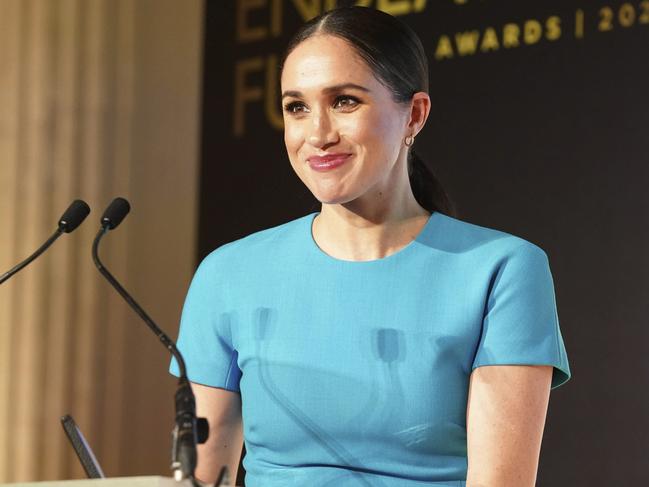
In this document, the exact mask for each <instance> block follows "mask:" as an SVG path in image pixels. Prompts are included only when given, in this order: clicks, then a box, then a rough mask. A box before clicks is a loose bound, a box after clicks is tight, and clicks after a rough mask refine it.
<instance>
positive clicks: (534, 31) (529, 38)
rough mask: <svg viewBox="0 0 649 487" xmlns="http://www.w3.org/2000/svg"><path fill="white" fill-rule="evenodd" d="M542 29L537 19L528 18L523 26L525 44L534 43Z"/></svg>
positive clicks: (539, 38)
mask: <svg viewBox="0 0 649 487" xmlns="http://www.w3.org/2000/svg"><path fill="white" fill-rule="evenodd" d="M541 35H542V29H541V24H540V23H539V21H538V20H528V21H527V22H525V25H524V26H523V39H524V40H525V44H536V43H537V42H539V41H540V40H541Z"/></svg>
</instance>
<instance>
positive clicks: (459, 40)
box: [455, 30, 480, 56]
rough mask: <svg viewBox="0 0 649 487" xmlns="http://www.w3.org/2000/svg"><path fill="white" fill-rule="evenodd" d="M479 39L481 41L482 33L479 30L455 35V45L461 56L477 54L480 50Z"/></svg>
mask: <svg viewBox="0 0 649 487" xmlns="http://www.w3.org/2000/svg"><path fill="white" fill-rule="evenodd" d="M478 39H480V31H478V30H472V31H470V32H458V33H457V34H455V44H456V46H457V51H458V53H459V54H460V56H467V55H469V54H475V52H476V50H477V49H478Z"/></svg>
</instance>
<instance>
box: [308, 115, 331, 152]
mask: <svg viewBox="0 0 649 487" xmlns="http://www.w3.org/2000/svg"><path fill="white" fill-rule="evenodd" d="M307 141H308V142H309V144H311V145H312V146H314V147H322V146H324V145H327V144H331V143H334V142H337V141H338V134H337V130H336V128H335V123H334V121H333V120H331V117H330V116H329V114H328V113H326V112H325V111H317V112H314V113H313V116H312V119H311V124H310V127H309V133H308V135H307Z"/></svg>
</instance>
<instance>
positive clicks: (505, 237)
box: [422, 212, 545, 256]
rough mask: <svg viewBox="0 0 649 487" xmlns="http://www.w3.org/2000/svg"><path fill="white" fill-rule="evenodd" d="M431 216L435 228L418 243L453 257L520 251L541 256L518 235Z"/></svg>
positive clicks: (538, 247) (533, 245)
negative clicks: (474, 253)
mask: <svg viewBox="0 0 649 487" xmlns="http://www.w3.org/2000/svg"><path fill="white" fill-rule="evenodd" d="M433 216H434V217H435V218H436V221H435V225H430V226H429V228H428V229H427V230H428V231H427V232H426V234H425V235H422V240H424V241H425V243H426V244H427V245H429V246H434V247H436V248H438V249H439V250H442V251H446V252H451V253H455V254H462V253H473V252H487V253H488V254H490V255H492V256H494V255H496V256H497V255H507V254H511V253H514V252H521V251H523V252H532V253H538V254H543V255H545V251H544V250H543V249H542V248H541V247H540V246H539V245H538V244H537V243H534V242H532V241H531V240H528V239H527V238H525V237H523V236H521V235H516V234H514V233H510V232H508V231H505V230H501V229H497V228H494V227H492V226H489V225H480V224H477V223H473V222H469V221H466V220H463V219H460V218H458V217H453V216H449V215H446V214H444V213H440V212H436V213H435V214H434V215H433Z"/></svg>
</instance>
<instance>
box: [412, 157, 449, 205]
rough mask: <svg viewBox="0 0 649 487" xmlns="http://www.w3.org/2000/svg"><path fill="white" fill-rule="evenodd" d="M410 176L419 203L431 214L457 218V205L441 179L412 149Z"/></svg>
mask: <svg viewBox="0 0 649 487" xmlns="http://www.w3.org/2000/svg"><path fill="white" fill-rule="evenodd" d="M408 176H409V178H410V187H411V188H412V193H413V195H414V196H415V199H416V200H417V203H419V204H420V205H421V206H422V207H423V208H425V209H426V210H428V211H429V212H430V213H433V212H435V211H438V212H440V213H444V214H445V215H448V216H452V217H457V212H456V210H455V205H454V204H453V202H452V201H451V199H450V198H449V196H448V194H447V193H446V191H445V190H444V188H443V187H442V184H441V183H440V181H439V179H437V177H436V176H435V173H434V172H433V170H432V169H431V168H430V167H429V166H428V165H427V164H426V163H425V162H424V161H423V160H422V159H421V158H420V157H419V156H418V155H417V154H416V153H415V152H414V151H413V150H412V149H411V150H410V152H409V154H408Z"/></svg>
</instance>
